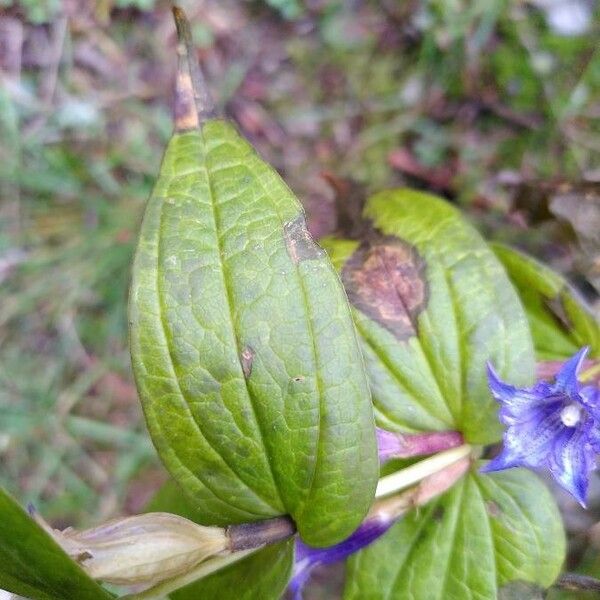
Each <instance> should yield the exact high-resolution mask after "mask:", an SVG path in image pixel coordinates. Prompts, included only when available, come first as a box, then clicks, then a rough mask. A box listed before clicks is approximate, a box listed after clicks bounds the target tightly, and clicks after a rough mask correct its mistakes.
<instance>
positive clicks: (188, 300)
mask: <svg viewBox="0 0 600 600" xmlns="http://www.w3.org/2000/svg"><path fill="white" fill-rule="evenodd" d="M130 323H131V350H132V358H133V367H134V373H135V376H136V382H137V386H138V391H139V393H140V396H141V399H142V402H143V405H144V411H145V415H146V420H147V423H148V426H149V429H150V433H151V435H152V437H153V440H154V442H155V445H156V447H157V449H158V452H159V454H160V455H161V457H162V459H163V461H164V463H165V465H166V466H167V468H168V469H169V471H170V472H171V474H172V475H173V477H174V478H175V479H176V480H177V481H179V482H180V484H181V485H182V487H184V488H185V489H186V490H187V491H188V492H189V493H190V494H192V495H193V498H194V502H195V504H196V505H198V506H199V507H200V508H201V512H202V516H203V518H204V519H206V520H207V521H208V522H212V523H221V524H229V523H232V522H243V521H252V520H258V519H261V518H266V517H271V516H275V515H279V514H284V513H289V514H291V515H292V516H293V518H294V520H295V522H296V524H297V526H298V530H299V531H300V533H301V535H302V536H303V537H304V538H305V539H306V540H307V541H308V542H309V543H312V544H314V545H327V544H331V543H334V542H336V541H339V540H341V539H343V538H344V537H345V536H347V535H349V534H350V533H351V532H352V531H353V530H354V529H355V528H356V526H357V525H358V524H359V523H360V521H361V519H362V518H363V517H364V515H365V514H366V512H367V510H368V508H369V505H370V502H371V500H372V498H373V493H374V487H375V484H376V480H377V474H378V463H377V452H376V446H375V436H374V429H373V417H372V410H371V404H370V399H369V392H368V387H367V382H366V377H365V374H364V371H363V369H362V359H361V357H360V353H359V349H358V344H357V341H356V337H355V333H354V328H353V325H352V319H351V316H350V312H349V309H348V306H347V302H346V299H345V295H344V292H343V289H342V287H341V285H340V282H339V279H338V277H337V276H336V274H335V271H334V269H333V268H332V266H331V265H330V263H329V261H328V259H327V257H326V256H325V254H324V253H323V251H322V250H321V249H320V248H319V247H318V246H317V245H316V244H315V243H314V242H313V240H312V238H311V237H310V235H309V234H308V232H307V231H306V228H305V225H304V216H303V213H302V209H301V207H300V204H299V203H298V202H297V200H296V199H295V198H294V197H293V196H292V194H291V193H290V191H289V189H288V188H287V187H286V186H285V184H284V183H283V182H282V181H281V179H280V178H279V177H278V176H277V174H276V173H275V172H274V171H273V170H272V169H271V168H270V167H269V166H268V165H267V164H266V163H264V162H263V161H262V160H261V159H260V158H259V157H258V156H257V155H256V154H255V153H254V152H253V150H252V148H251V147H250V146H249V144H247V143H246V142H245V141H244V140H242V138H241V137H240V136H239V135H238V134H237V133H236V131H235V130H234V129H233V128H232V127H231V126H230V125H228V124H227V123H225V122H223V121H208V122H207V123H206V124H204V125H202V127H201V130H198V131H196V130H194V131H190V132H187V133H182V134H176V135H175V136H174V137H173V139H172V140H171V142H170V144H169V147H168V149H167V151H166V154H165V158H164V160H163V165H162V168H161V174H160V177H159V179H158V182H157V184H156V187H155V189H154V193H153V196H152V197H151V199H150V201H149V203H148V207H147V210H146V216H145V218H144V224H143V226H142V232H141V236H140V241H139V245H138V251H137V256H136V259H135V264H134V267H133V280H132V285H131V294H130Z"/></svg>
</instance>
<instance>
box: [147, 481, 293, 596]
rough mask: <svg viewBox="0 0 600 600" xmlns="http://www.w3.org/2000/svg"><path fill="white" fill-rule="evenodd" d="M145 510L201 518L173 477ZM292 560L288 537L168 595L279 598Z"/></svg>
mask: <svg viewBox="0 0 600 600" xmlns="http://www.w3.org/2000/svg"><path fill="white" fill-rule="evenodd" d="M147 510H148V511H149V512H153V511H165V512H170V513H175V514H178V515H181V516H182V517H186V518H187V519H190V520H192V521H195V522H201V521H202V520H203V519H202V516H201V514H200V513H199V512H198V510H197V509H196V508H194V506H193V505H192V504H191V502H190V500H188V499H187V497H186V496H185V495H183V494H182V493H181V488H179V486H178V485H177V484H176V483H175V482H173V481H169V482H167V483H166V484H165V485H163V487H162V488H161V489H160V490H159V491H158V493H157V494H156V495H155V496H154V498H153V499H152V500H151V502H150V503H149V505H148V506H147ZM293 562H294V543H293V539H290V540H286V541H283V542H279V543H277V544H273V545H271V546H267V547H266V548H262V549H261V550H258V551H257V552H255V553H253V554H250V555H249V556H247V557H246V558H244V559H242V560H241V561H239V562H236V563H233V564H231V565H229V566H227V567H225V568H224V569H222V570H220V571H216V572H215V573H213V574H211V575H208V576H207V577H204V578H202V579H200V580H198V581H196V582H194V583H192V584H190V585H188V586H186V587H184V588H182V589H180V590H177V591H176V592H173V593H171V594H170V597H171V598H173V599H174V600H188V599H189V600H196V599H197V598H207V599H208V598H219V600H254V599H257V598H260V600H279V598H281V597H282V595H283V592H284V590H285V587H286V585H287V583H288V581H289V579H290V576H291V571H292V566H293Z"/></svg>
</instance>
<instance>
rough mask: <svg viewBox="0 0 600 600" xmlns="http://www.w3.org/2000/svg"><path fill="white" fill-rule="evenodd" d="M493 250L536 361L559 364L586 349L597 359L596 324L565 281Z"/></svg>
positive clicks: (517, 255)
mask: <svg viewBox="0 0 600 600" xmlns="http://www.w3.org/2000/svg"><path fill="white" fill-rule="evenodd" d="M493 249H494V252H495V253H496V255H497V256H498V258H499V259H500V260H501V261H502V264H503V265H504V268H505V269H506V271H507V272H508V275H509V277H510V279H511V281H512V282H513V285H514V286H515V287H516V288H517V291H518V292H519V295H520V296H521V301H522V302H523V305H524V306H525V311H526V312H527V318H528V319H529V325H530V327H531V333H532V335H533V342H534V345H535V350H536V353H537V355H538V357H539V358H541V359H544V360H563V359H565V358H568V357H569V356H572V355H573V354H575V352H577V351H578V350H579V349H580V348H581V347H582V346H590V347H591V351H592V354H593V355H594V356H596V357H598V358H600V324H599V323H598V321H597V320H596V319H595V318H594V315H593V314H592V311H591V309H590V308H589V307H588V306H587V304H586V302H585V300H584V299H583V298H582V297H581V296H580V295H579V294H578V293H577V292H576V291H575V290H574V289H573V288H572V287H571V286H570V285H569V284H568V283H567V281H566V280H565V279H564V278H563V277H562V276H561V275H559V274H558V273H556V272H555V271H553V270H552V269H550V268H549V267H547V266H545V265H543V264H541V263H539V262H538V261H537V260H535V259H534V258H532V257H531V256H528V255H526V254H523V253H521V252H519V251H517V250H514V249H513V248H509V247H507V246H503V245H501V244H494V245H493Z"/></svg>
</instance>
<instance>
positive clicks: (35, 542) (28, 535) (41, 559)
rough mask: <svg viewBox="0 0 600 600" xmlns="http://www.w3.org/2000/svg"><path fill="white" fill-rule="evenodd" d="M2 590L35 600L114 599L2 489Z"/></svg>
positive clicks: (0, 512) (0, 574) (0, 528)
mask: <svg viewBox="0 0 600 600" xmlns="http://www.w3.org/2000/svg"><path fill="white" fill-rule="evenodd" d="M0 589H3V590H7V591H9V592H13V593H15V594H19V595H20V596H24V597H26V598H31V599H32V600H72V599H73V598H77V599H78V600H109V599H110V598H112V596H111V595H110V594H109V593H108V592H106V591H105V590H103V589H102V588H101V587H100V586H99V585H98V584H97V583H96V582H95V581H93V580H92V579H90V578H89V577H88V576H87V575H86V574H85V573H84V572H83V570H82V569H81V567H79V565H77V564H76V563H75V562H74V561H73V560H71V558H70V557H69V556H68V555H67V554H65V552H64V551H63V550H62V548H61V547H60V546H59V545H58V544H57V543H56V542H55V541H54V540H53V539H52V538H51V537H50V535H49V534H48V533H46V531H44V529H42V527H40V526H39V525H38V524H37V523H36V522H35V521H34V520H33V519H32V518H31V517H30V516H29V515H28V514H27V513H26V512H25V511H24V510H23V509H22V508H21V507H20V506H19V505H18V504H17V503H16V502H15V501H14V500H13V498H11V497H10V496H9V495H8V494H7V493H6V492H5V491H4V490H3V489H1V488H0Z"/></svg>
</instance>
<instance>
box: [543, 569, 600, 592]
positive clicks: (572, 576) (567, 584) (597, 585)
mask: <svg viewBox="0 0 600 600" xmlns="http://www.w3.org/2000/svg"><path fill="white" fill-rule="evenodd" d="M552 587H555V588H559V589H561V590H572V591H588V592H600V579H596V578H594V577H588V576H587V575H579V573H563V574H562V575H561V576H560V577H559V579H558V581H557V582H556V583H555V584H554V585H553V586H552Z"/></svg>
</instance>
